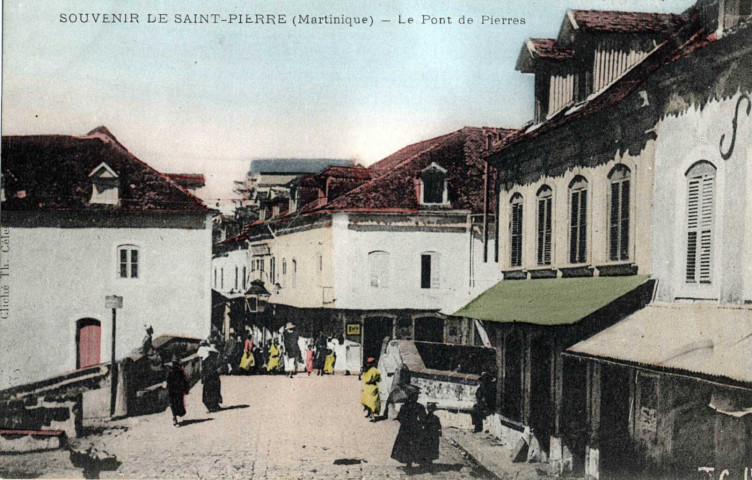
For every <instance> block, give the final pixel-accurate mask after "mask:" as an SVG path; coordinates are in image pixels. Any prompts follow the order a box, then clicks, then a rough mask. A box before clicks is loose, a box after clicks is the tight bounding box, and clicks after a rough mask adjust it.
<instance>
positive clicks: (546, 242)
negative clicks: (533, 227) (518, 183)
mask: <svg viewBox="0 0 752 480" xmlns="http://www.w3.org/2000/svg"><path fill="white" fill-rule="evenodd" d="M552 202H553V199H552V198H551V197H548V198H546V199H544V201H543V203H544V214H545V215H544V216H545V225H546V228H545V232H544V236H543V263H544V264H545V265H551V205H552Z"/></svg>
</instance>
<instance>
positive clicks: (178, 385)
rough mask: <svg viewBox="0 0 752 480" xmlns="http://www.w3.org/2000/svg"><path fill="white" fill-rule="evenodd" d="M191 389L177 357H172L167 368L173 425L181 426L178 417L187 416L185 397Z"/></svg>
mask: <svg viewBox="0 0 752 480" xmlns="http://www.w3.org/2000/svg"><path fill="white" fill-rule="evenodd" d="M189 389H190V383H189V382H188V377H187V376H186V375H185V370H183V367H181V366H180V360H178V356H177V355H173V356H172V362H171V363H170V365H169V366H168V367H167V392H168V394H169V396H170V410H171V411H172V424H173V425H175V426H176V427H177V426H180V422H178V417H182V416H184V415H185V398H184V397H185V395H186V394H187V393H188V390H189Z"/></svg>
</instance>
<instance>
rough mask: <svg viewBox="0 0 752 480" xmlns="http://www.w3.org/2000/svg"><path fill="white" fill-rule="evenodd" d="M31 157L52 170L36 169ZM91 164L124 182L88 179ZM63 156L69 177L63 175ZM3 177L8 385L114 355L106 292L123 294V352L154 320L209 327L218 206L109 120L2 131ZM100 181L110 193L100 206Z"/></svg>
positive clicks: (183, 328) (119, 342) (168, 328)
mask: <svg viewBox="0 0 752 480" xmlns="http://www.w3.org/2000/svg"><path fill="white" fill-rule="evenodd" d="M61 147H65V148H61ZM71 152H73V154H71ZM69 154H71V155H70V156H68V155H69ZM45 159H46V160H49V162H45V161H44V160H45ZM28 162H40V163H41V164H42V165H44V167H45V168H44V169H43V170H41V171H37V172H34V173H33V174H32V173H30V172H29V170H28V169H27V168H26V165H28ZM91 162H93V163H97V162H102V163H104V164H105V165H107V167H108V168H107V170H109V171H111V172H113V173H114V175H115V176H114V177H113V176H112V175H108V177H109V178H115V179H116V181H115V182H114V183H113V184H114V186H107V187H108V188H105V189H102V185H101V184H98V183H97V182H96V181H95V180H92V177H89V176H87V174H88V173H89V171H88V170H90V169H91V168H90V167H89V166H87V163H91ZM55 163H57V164H59V165H61V166H64V168H66V169H67V170H68V172H69V173H68V174H67V175H68V178H62V179H61V178H59V177H57V173H58V172H56V166H55V165H54V164H55ZM92 173H94V172H92ZM3 177H4V192H3V194H4V199H5V201H4V202H3V205H2V207H3V211H2V235H3V238H4V242H5V243H4V245H5V248H4V250H3V252H2V264H3V266H4V267H6V268H5V270H4V272H6V275H5V276H4V277H3V278H2V288H3V289H4V291H5V292H6V293H7V298H8V302H7V304H6V305H5V309H4V311H3V314H2V319H1V323H0V325H1V328H0V330H1V331H2V334H1V335H0V337H2V340H0V342H1V343H2V348H0V365H2V369H1V371H0V389H1V388H7V387H11V386H15V385H20V384H25V383H30V382H34V381H38V380H43V379H45V378H48V377H53V376H56V375H59V374H61V373H64V372H67V371H70V370H74V369H77V368H83V367H86V366H90V365H94V364H97V363H106V362H109V361H110V357H111V346H112V336H113V331H112V326H113V318H112V317H113V312H112V310H111V309H110V308H107V307H106V306H105V297H107V296H111V295H117V296H120V297H122V298H123V307H122V308H120V309H117V311H116V315H117V328H116V342H115V350H116V357H117V358H118V359H121V358H123V357H125V356H127V355H129V354H131V353H133V351H134V350H136V349H138V348H139V347H140V346H141V342H142V339H143V338H144V336H145V328H144V327H145V326H147V325H151V326H152V327H153V329H154V335H155V336H159V335H175V336H182V337H193V338H201V337H205V336H206V335H208V334H209V325H210V307H211V303H210V267H211V255H210V252H211V218H210V214H209V211H208V209H206V207H205V206H203V204H202V203H201V202H200V201H198V200H197V199H196V198H195V197H193V196H192V195H190V194H189V193H187V192H186V191H184V190H182V189H180V188H179V187H178V186H177V185H175V184H174V183H173V182H172V181H170V180H169V179H167V178H166V177H165V176H163V175H161V174H159V173H158V172H156V171H154V170H152V169H151V168H150V167H148V166H147V165H145V164H143V163H142V162H141V161H140V160H138V159H136V158H135V157H133V156H132V155H131V154H130V153H128V152H127V151H126V150H125V149H124V148H123V147H122V146H121V145H120V144H119V143H117V140H115V138H114V137H112V135H111V134H110V133H109V132H108V131H106V129H104V128H100V129H98V130H95V131H94V132H92V133H90V134H89V135H87V136H84V137H62V136H54V137H52V136H50V137H4V138H3ZM126 178H127V179H128V181H129V182H130V183H128V184H124V183H123V180H125V179H126ZM102 190H109V193H108V195H105V196H104V201H101V203H99V202H100V200H99V199H100V198H101V197H98V196H97V194H98V193H101V191H102ZM147 197H148V200H146V198H147Z"/></svg>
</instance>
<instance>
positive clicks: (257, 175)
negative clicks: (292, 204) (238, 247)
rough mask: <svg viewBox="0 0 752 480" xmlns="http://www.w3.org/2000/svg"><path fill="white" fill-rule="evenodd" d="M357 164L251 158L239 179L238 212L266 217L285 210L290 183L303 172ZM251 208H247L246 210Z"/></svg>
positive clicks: (345, 161)
mask: <svg viewBox="0 0 752 480" xmlns="http://www.w3.org/2000/svg"><path fill="white" fill-rule="evenodd" d="M331 166H333V167H354V166H355V161H354V160H344V159H328V158H310V159H299V158H267V159H255V160H251V165H250V168H249V170H248V174H247V175H246V178H245V179H244V180H243V181H242V182H235V183H236V193H239V194H240V195H241V198H242V200H238V201H237V202H236V203H237V206H236V213H237V215H239V216H245V217H246V218H244V220H246V222H245V223H250V221H252V219H251V217H252V216H255V218H260V219H261V220H265V219H268V218H272V217H276V216H279V215H280V214H284V213H285V212H287V210H288V204H289V199H290V184H291V182H294V181H295V180H296V179H298V178H299V177H300V176H302V175H307V174H315V173H319V172H321V171H322V170H325V169H326V168H328V167H331ZM247 210H248V211H249V212H246V211H247Z"/></svg>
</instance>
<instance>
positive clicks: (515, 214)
mask: <svg viewBox="0 0 752 480" xmlns="http://www.w3.org/2000/svg"><path fill="white" fill-rule="evenodd" d="M511 223H512V224H511V232H510V233H511V235H510V237H511V241H512V245H511V258H510V261H511V264H512V266H513V267H519V266H520V265H522V203H521V201H519V202H518V203H513V204H512V222H511Z"/></svg>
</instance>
